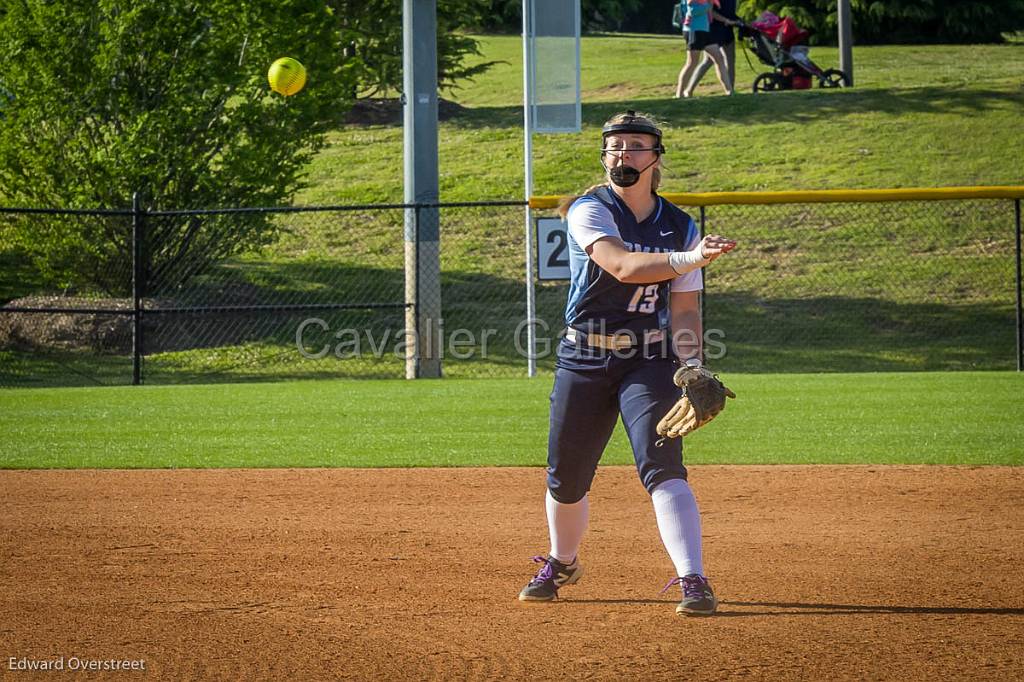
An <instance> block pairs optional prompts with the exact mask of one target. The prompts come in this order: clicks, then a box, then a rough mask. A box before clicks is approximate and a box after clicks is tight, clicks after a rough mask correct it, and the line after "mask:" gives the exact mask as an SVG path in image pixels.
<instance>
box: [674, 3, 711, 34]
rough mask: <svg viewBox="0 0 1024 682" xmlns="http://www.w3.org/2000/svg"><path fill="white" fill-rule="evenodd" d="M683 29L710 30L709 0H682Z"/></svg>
mask: <svg viewBox="0 0 1024 682" xmlns="http://www.w3.org/2000/svg"><path fill="white" fill-rule="evenodd" d="M679 4H680V6H681V7H682V8H683V14H684V16H685V17H686V19H684V20H683V30H684V31H710V30H711V0H682V2H680V3H679Z"/></svg>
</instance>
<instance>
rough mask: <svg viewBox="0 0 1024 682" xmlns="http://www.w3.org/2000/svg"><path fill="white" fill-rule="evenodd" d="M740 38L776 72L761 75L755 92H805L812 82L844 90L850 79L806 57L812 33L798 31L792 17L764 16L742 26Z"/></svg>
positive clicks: (802, 30) (838, 71) (755, 81)
mask: <svg viewBox="0 0 1024 682" xmlns="http://www.w3.org/2000/svg"><path fill="white" fill-rule="evenodd" d="M739 31H740V37H742V38H744V39H746V42H747V45H748V46H749V48H750V51H751V52H753V53H754V54H755V55H757V58H758V59H759V60H760V61H761V63H762V64H765V65H766V66H770V67H772V68H773V69H775V70H774V71H769V72H767V73H762V74H759V75H758V77H757V78H755V79H754V92H775V91H777V90H806V89H807V88H809V87H811V82H812V79H813V78H817V79H818V87H822V88H842V87H846V86H848V85H849V84H850V79H849V78H847V77H846V74H845V73H843V72H842V71H840V70H839V69H825V70H822V69H821V67H819V66H818V65H817V64H815V63H814V62H812V61H811V58H810V57H808V56H807V52H808V47H807V46H806V45H802V44H801V43H804V42H806V41H807V37H808V36H809V35H810V31H807V30H804V29H802V28H799V27H798V26H797V25H796V22H794V21H793V20H792V19H790V18H789V17H786V18H785V19H779V18H778V17H777V16H775V15H774V14H772V13H771V12H764V13H763V14H762V15H761V16H760V17H758V19H757V21H755V22H752V23H750V24H746V23H741V24H740V28H739Z"/></svg>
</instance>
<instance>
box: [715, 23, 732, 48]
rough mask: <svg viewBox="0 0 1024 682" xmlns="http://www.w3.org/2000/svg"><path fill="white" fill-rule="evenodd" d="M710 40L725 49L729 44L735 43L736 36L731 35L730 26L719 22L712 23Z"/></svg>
mask: <svg viewBox="0 0 1024 682" xmlns="http://www.w3.org/2000/svg"><path fill="white" fill-rule="evenodd" d="M711 39H712V40H713V41H714V42H716V43H718V44H719V45H721V46H722V47H725V46H726V45H728V44H730V43H734V42H736V34H735V33H733V30H732V26H727V25H726V24H723V23H722V22H720V21H712V22H711Z"/></svg>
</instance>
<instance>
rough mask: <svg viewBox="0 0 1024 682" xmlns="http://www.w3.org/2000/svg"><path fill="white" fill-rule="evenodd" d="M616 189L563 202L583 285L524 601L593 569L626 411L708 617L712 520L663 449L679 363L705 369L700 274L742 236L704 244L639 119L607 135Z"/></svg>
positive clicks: (673, 547)
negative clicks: (704, 534) (608, 453)
mask: <svg viewBox="0 0 1024 682" xmlns="http://www.w3.org/2000/svg"><path fill="white" fill-rule="evenodd" d="M602 140H603V145H602V149H601V164H602V166H603V167H604V168H605V171H606V173H607V182H606V183H604V184H601V185H596V186H594V187H591V188H590V189H589V190H587V191H586V192H585V193H584V195H583V196H581V197H577V198H576V199H575V200H573V201H572V202H569V203H568V204H566V205H565V206H563V209H562V211H563V217H566V219H567V221H568V232H569V249H570V258H569V267H570V273H571V275H570V276H571V281H570V285H569V300H568V303H567V305H566V311H565V318H566V323H567V329H566V334H565V338H564V339H563V340H562V341H561V342H560V344H559V346H558V350H557V362H556V369H555V383H554V389H553V390H552V392H551V417H550V431H549V435H548V469H547V486H548V490H547V494H546V499H545V507H546V512H547V520H548V532H549V536H550V541H551V550H550V552H549V554H548V556H546V557H534V561H536V562H538V563H543V564H544V565H543V566H542V568H541V569H540V572H539V573H538V574H537V575H536V576H535V577H534V578H533V579H532V580H531V581H530V583H529V584H528V585H527V586H526V587H525V588H523V590H522V592H520V594H519V599H520V600H522V601H551V600H553V599H555V598H556V597H557V595H558V589H559V588H561V587H563V586H565V585H571V584H573V583H575V582H576V581H578V580H579V579H580V577H581V576H582V575H583V567H582V566H581V565H580V562H579V560H578V558H577V552H578V550H579V546H580V543H581V541H582V540H583V535H584V532H585V531H586V528H587V521H588V512H589V502H588V499H587V492H588V491H589V490H590V484H591V481H592V480H593V478H594V473H595V471H596V470H597V463H598V460H599V459H600V458H601V455H602V453H603V452H604V449H605V446H606V445H607V443H608V439H609V438H610V437H611V434H612V430H613V429H614V427H615V421H616V419H617V418H618V417H619V416H620V415H621V417H622V423H623V425H624V426H625V427H626V431H627V433H628V435H629V441H630V444H631V446H632V449H633V456H634V459H635V460H636V467H637V471H638V472H639V474H640V479H641V481H642V482H643V484H644V487H645V488H646V489H647V491H648V492H649V493H650V494H651V498H652V500H653V503H654V511H655V515H656V517H657V521H658V529H659V531H660V533H661V538H662V540H663V542H664V543H665V548H666V549H667V550H668V553H669V556H670V557H671V559H672V562H673V564H674V565H675V568H676V574H677V576H678V577H677V578H675V579H674V580H673V581H672V582H671V583H670V585H671V584H673V583H680V584H681V585H682V590H683V598H682V601H681V602H680V604H679V606H678V607H677V609H676V612H677V613H680V614H700V615H710V614H712V613H714V612H715V608H716V606H717V602H716V599H715V594H714V592H713V590H712V589H711V586H710V585H709V584H708V581H707V579H706V578H705V577H704V570H703V565H702V559H701V530H700V516H699V513H698V511H697V503H696V501H695V499H694V497H693V493H692V492H691V491H690V487H689V485H688V484H687V482H686V468H685V467H684V466H683V461H682V444H681V441H680V439H674V438H673V439H670V440H665V441H664V442H663V443H661V444H660V445H658V444H657V441H658V440H659V437H658V434H657V433H656V432H655V426H656V424H657V422H658V420H659V419H660V418H661V417H662V416H663V415H664V414H665V413H667V412H668V410H669V409H670V408H671V407H672V406H673V405H674V404H675V402H676V400H677V399H678V398H679V389H678V388H676V386H675V385H674V384H673V383H672V376H673V373H674V371H675V369H676V363H677V361H678V360H683V361H687V363H699V359H698V358H699V357H700V355H701V336H702V330H701V322H700V312H699V307H698V296H699V292H700V291H701V289H702V288H703V280H702V277H701V272H700V268H702V267H703V266H705V265H707V264H708V263H710V262H711V261H712V260H714V259H715V258H717V257H718V256H720V255H722V254H723V253H726V252H728V251H729V250H731V249H732V248H733V247H734V246H735V244H736V243H735V242H734V241H731V240H728V239H725V238H723V237H719V236H717V235H712V236H708V237H706V238H704V239H703V240H701V238H700V234H699V231H698V229H697V226H696V225H695V224H694V221H693V219H692V218H691V217H690V216H689V215H687V214H686V213H685V212H683V211H682V210H680V209H678V208H677V207H675V206H674V205H672V204H671V203H669V202H668V201H665V200H664V199H662V198H661V197H659V196H658V195H657V194H655V190H657V188H658V184H659V181H660V179H661V171H660V165H661V164H660V161H661V155H662V154H663V153H664V152H665V148H664V146H662V143H661V130H659V129H658V127H657V126H656V125H655V124H654V122H653V121H652V120H651V119H650V118H648V117H646V116H642V115H637V114H635V113H634V112H632V111H629V112H627V113H625V114H619V115H617V116H614V117H612V119H610V120H609V121H608V123H606V124H605V126H604V128H603V130H602Z"/></svg>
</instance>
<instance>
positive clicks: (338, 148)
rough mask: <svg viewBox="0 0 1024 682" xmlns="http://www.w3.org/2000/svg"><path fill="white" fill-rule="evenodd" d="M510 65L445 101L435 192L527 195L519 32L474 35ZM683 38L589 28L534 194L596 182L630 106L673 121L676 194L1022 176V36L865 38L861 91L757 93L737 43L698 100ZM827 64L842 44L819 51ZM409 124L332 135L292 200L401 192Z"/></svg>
mask: <svg viewBox="0 0 1024 682" xmlns="http://www.w3.org/2000/svg"><path fill="white" fill-rule="evenodd" d="M479 40H480V41H481V49H482V52H483V57H482V59H484V60H498V61H500V62H501V63H500V64H499V65H498V66H496V67H494V68H492V69H491V70H490V71H488V72H487V73H486V74H484V75H482V76H480V77H479V78H477V79H476V80H475V81H474V82H467V83H463V84H462V87H461V88H460V89H458V90H455V91H454V92H451V93H445V97H446V98H449V99H452V100H454V101H455V102H457V103H458V104H460V105H462V106H464V107H466V110H465V111H464V112H462V113H461V114H460V115H458V116H456V117H454V118H452V119H449V120H447V121H444V122H442V123H441V125H440V131H439V137H440V139H439V142H440V172H441V177H440V183H441V184H440V193H441V200H442V201H470V200H484V199H508V198H517V197H521V196H522V192H523V134H522V101H523V99H522V52H521V42H520V39H519V38H518V37H517V36H479ZM681 45H682V41H681V39H679V38H678V37H676V36H653V35H652V36H645V35H629V34H615V35H596V36H587V37H584V38H583V40H582V71H581V78H582V96H583V130H582V132H581V133H579V134H558V135H538V136H536V139H535V141H534V155H535V158H534V184H535V194H569V193H574V192H576V191H578V190H580V189H582V188H584V187H586V186H588V185H590V184H592V183H594V182H596V181H598V180H599V179H600V167H599V166H598V164H597V154H596V152H595V150H596V149H597V148H598V141H597V140H598V132H599V130H600V125H601V123H602V122H603V121H604V120H605V119H606V118H607V117H608V116H609V115H611V114H612V113H615V112H618V111H621V110H623V109H625V108H626V107H632V108H635V109H637V110H641V111H647V112H650V113H652V114H654V115H655V116H657V117H658V118H659V119H660V120H661V121H663V122H664V128H665V144H666V146H667V147H668V150H669V152H668V155H667V157H666V163H667V165H668V172H667V173H666V179H665V182H664V189H665V190H666V191H673V192H687V191H725V190H738V191H743V190H788V189H835V188H847V189H848V188H886V187H940V186H950V185H977V184H981V185H996V184H1019V183H1021V182H1022V181H1024V175H1022V173H1021V165H1020V162H1019V159H1020V156H1021V152H1022V151H1024V137H1022V135H1021V129H1020V116H1021V112H1022V110H1024V87H1022V86H1024V76H1022V74H1024V43H1013V44H1008V45H960V46H952V45H941V46H871V47H857V48H856V50H855V54H854V60H855V61H854V63H855V75H856V87H855V88H852V89H848V90H819V89H814V90H805V91H793V92H783V93H773V94H770V95H764V94H758V95H755V94H753V93H751V92H750V84H751V83H752V81H753V79H754V76H755V75H756V74H758V73H760V72H762V71H765V70H767V69H766V67H764V66H763V65H761V64H759V63H758V62H757V61H756V59H754V58H753V57H752V56H751V57H750V60H751V63H749V64H748V62H747V58H746V57H745V56H744V54H745V53H744V52H743V51H742V50H741V51H739V52H738V53H737V79H736V80H737V91H736V95H734V96H733V97H725V96H724V95H722V94H721V92H720V88H719V86H718V85H717V82H716V81H715V79H714V77H713V74H712V75H709V76H706V77H705V79H704V81H703V82H702V84H701V86H700V88H699V89H698V90H697V95H698V96H697V97H696V98H694V99H690V100H676V99H674V98H673V94H674V88H675V79H676V76H677V74H678V72H679V69H680V67H681V66H682V62H683V55H682V50H681ZM811 57H812V59H814V60H815V61H816V62H817V63H818V64H820V65H821V66H822V67H823V68H827V67H831V66H838V62H839V59H838V55H837V51H836V49H835V48H828V47H815V48H813V49H812V50H811ZM401 166H402V128H401V126H400V125H390V126H383V125H374V126H365V127H349V128H346V129H343V130H338V131H336V132H334V133H332V134H331V135H330V138H329V145H328V147H327V148H326V149H325V150H323V151H322V152H321V153H320V154H319V155H318V156H317V158H316V159H315V160H314V161H313V163H312V164H311V166H310V168H309V172H310V176H309V180H310V186H309V188H308V189H307V190H305V191H304V192H302V193H301V194H300V195H299V196H298V198H297V200H296V202H297V203H299V204H334V203H364V202H380V201H400V200H401V199H402V186H401V182H400V180H401Z"/></svg>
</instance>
